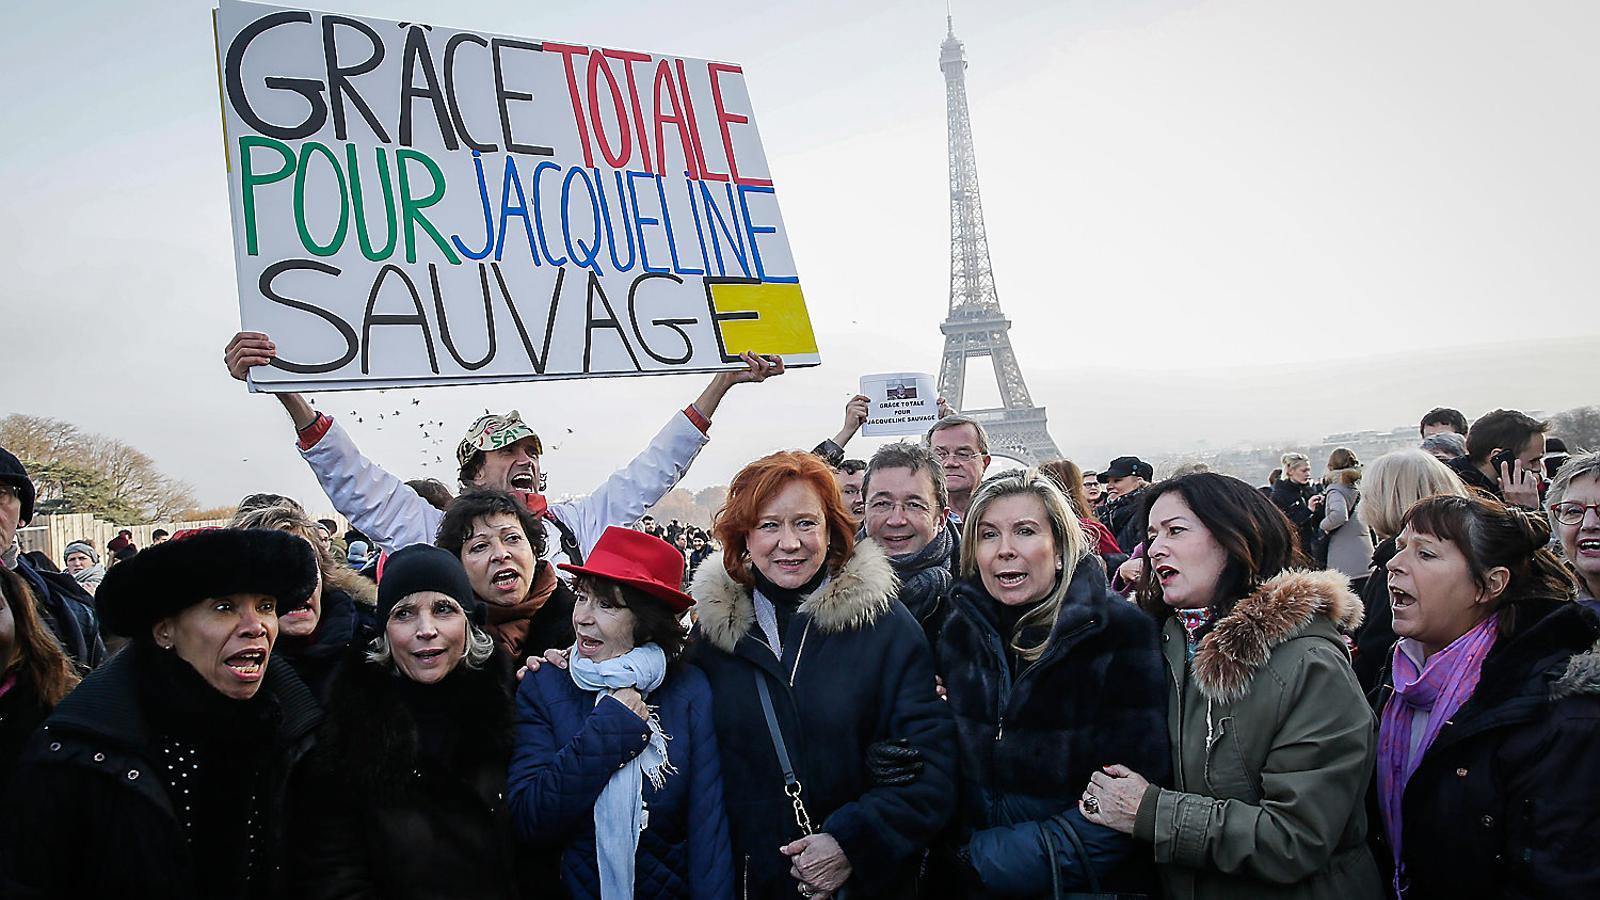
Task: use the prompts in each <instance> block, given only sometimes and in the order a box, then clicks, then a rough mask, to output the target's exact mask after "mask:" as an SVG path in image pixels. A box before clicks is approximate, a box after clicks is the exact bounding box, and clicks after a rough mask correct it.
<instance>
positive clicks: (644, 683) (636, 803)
mask: <svg viewBox="0 0 1600 900" xmlns="http://www.w3.org/2000/svg"><path fill="white" fill-rule="evenodd" d="M567 658H568V659H570V660H572V664H571V668H569V669H568V670H567V671H568V672H570V673H572V681H573V683H574V684H576V685H577V686H578V687H580V688H582V689H584V690H586V691H599V692H601V693H600V695H599V696H597V697H596V698H595V704H596V705H598V704H599V703H600V701H601V700H603V699H605V696H606V694H608V693H610V692H611V691H616V690H621V689H622V688H634V689H635V690H637V691H638V692H639V693H640V694H648V693H650V692H651V691H653V690H655V689H656V688H658V687H660V686H661V682H662V681H663V680H665V679H666V677H667V655H666V654H665V653H663V652H661V648H660V647H658V646H656V645H655V644H645V645H644V646H642V647H635V648H633V649H632V650H629V651H628V652H627V653H624V654H622V655H621V656H618V657H614V658H612V659H608V660H606V661H604V662H598V663H597V662H594V661H593V660H590V659H585V658H584V657H582V656H579V655H578V649H577V647H576V646H574V647H573V648H572V651H571V652H570V653H569V654H568V656H567ZM648 724H649V726H650V743H649V744H647V745H646V746H645V748H644V752H642V753H640V754H639V755H638V756H636V757H634V758H633V759H631V760H629V761H628V764H627V765H625V766H623V767H622V768H621V769H620V770H619V771H618V772H617V773H616V774H615V775H612V776H611V780H610V781H608V782H606V786H605V789H604V790H602V791H601V792H600V799H599V800H598V801H596V803H595V805H594V849H595V855H596V856H597V857H598V858H599V863H600V898H601V900H630V898H632V897H633V864H634V857H635V856H636V855H637V854H638V852H639V832H641V831H644V830H645V828H647V827H649V825H650V816H649V813H648V811H647V810H646V809H645V808H644V779H645V778H646V777H648V778H649V779H650V784H651V786H652V787H654V788H655V789H656V790H660V789H661V786H662V785H663V784H665V783H666V780H667V776H668V775H672V774H674V773H675V771H676V770H675V769H673V768H672V763H671V762H670V761H669V760H668V759H667V741H669V740H671V739H672V736H671V735H669V734H667V733H665V732H663V731H662V730H661V720H660V718H659V717H658V716H656V715H655V714H654V713H652V714H651V716H650V718H649V720H648Z"/></svg>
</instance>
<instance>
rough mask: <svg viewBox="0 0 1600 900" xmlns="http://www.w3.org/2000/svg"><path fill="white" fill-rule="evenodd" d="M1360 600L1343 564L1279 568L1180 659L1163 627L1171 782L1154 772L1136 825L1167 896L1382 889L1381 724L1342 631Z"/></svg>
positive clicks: (1170, 627)
mask: <svg viewBox="0 0 1600 900" xmlns="http://www.w3.org/2000/svg"><path fill="white" fill-rule="evenodd" d="M1360 621H1361V601H1360V600H1359V599H1358V598H1357V597H1356V596H1355V595H1354V594H1352V593H1351V592H1350V590H1349V582H1348V581H1347V580H1346V579H1345V577H1344V576H1343V575H1341V574H1339V573H1337V572H1305V571H1290V572H1284V573H1282V574H1280V575H1278V576H1276V577H1274V578H1272V579H1270V580H1269V581H1267V582H1266V583H1265V584H1263V585H1262V586H1261V587H1260V588H1259V589H1258V590H1256V592H1255V593H1253V594H1251V595H1250V596H1248V597H1246V598H1245V599H1243V600H1241V601H1239V603H1238V604H1236V605H1235V606H1234V607H1233V609H1232V610H1231V611H1230V612H1229V614H1228V615H1226V616H1225V617H1223V619H1222V620H1221V621H1219V622H1217V623H1216V624H1215V626H1214V627H1213V628H1212V630H1211V632H1210V633H1209V634H1207V635H1206V636H1205V637H1204V638H1203V639H1202V640H1201V642H1200V645H1199V647H1198V648H1197V649H1196V651H1195V655H1194V660H1193V662H1192V663H1191V662H1189V661H1188V660H1187V659H1186V653H1185V646H1184V633H1183V626H1182V625H1181V624H1180V623H1179V622H1178V620H1177V618H1176V617H1171V618H1169V619H1168V620H1167V621H1166V623H1165V624H1164V625H1163V627H1162V633H1161V642H1162V646H1161V649H1162V654H1163V656H1164V657H1165V661H1166V668H1167V674H1168V676H1169V678H1168V685H1167V687H1168V689H1169V690H1170V692H1171V693H1170V694H1169V695H1168V703H1167V726H1168V731H1169V733H1170V736H1171V738H1172V770H1173V778H1174V780H1175V782H1176V789H1175V790H1167V789H1164V788H1161V787H1159V786H1156V785H1151V786H1150V789H1149V790H1148V791H1147V792H1146V793H1145V796H1144V799H1143V801H1142V802H1141V803H1140V806H1139V812H1138V818H1137V820H1136V821H1135V823H1134V836H1135V837H1136V838H1138V839H1140V840H1142V841H1144V842H1146V843H1149V844H1151V845H1153V846H1154V849H1155V861H1156V863H1157V868H1158V870H1159V871H1160V874H1161V880H1162V884H1163V887H1164V888H1165V889H1166V896H1167V897H1168V898H1169V900H1208V898H1238V897H1251V898H1288V897H1292V898H1317V900H1320V898H1327V900H1365V898H1379V897H1381V896H1382V895H1383V887H1382V882H1381V880H1380V878H1379V875H1378V869H1377V866H1376V865H1375V863H1374V862H1373V859H1372V855H1371V853H1370V852H1369V851H1368V849H1367V845H1366V834H1367V822H1366V811H1365V807H1364V798H1365V795H1366V791H1367V784H1368V782H1369V781H1370V780H1371V778H1372V772H1373V760H1374V756H1375V755H1376V748H1377V735H1376V730H1375V727H1374V725H1375V723H1374V720H1373V715H1372V711H1371V708H1370V707H1369V706H1368V705H1367V702H1366V699H1365V698H1364V697H1363V696H1362V693H1361V688H1360V686H1359V685H1358V684H1357V682H1356V677H1355V674H1354V673H1353V672H1352V671H1351V669H1350V657H1349V652H1348V651H1347V650H1346V649H1345V645H1344V641H1343V640H1342V639H1341V638H1340V636H1339V628H1340V627H1341V626H1342V627H1343V628H1345V629H1346V630H1348V629H1351V628H1353V627H1355V626H1356V625H1357V624H1359V623H1360Z"/></svg>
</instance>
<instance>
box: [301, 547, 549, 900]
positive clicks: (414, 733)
mask: <svg viewBox="0 0 1600 900" xmlns="http://www.w3.org/2000/svg"><path fill="white" fill-rule="evenodd" d="M378 614H379V616H380V620H381V621H382V622H383V630H382V631H381V632H380V633H379V635H378V636H377V637H376V638H374V639H373V640H372V642H371V644H370V645H368V647H367V648H366V649H365V651H364V652H362V653H361V655H360V656H359V657H356V658H352V659H350V660H349V661H347V662H346V664H345V665H344V666H343V667H342V668H341V670H340V672H339V677H338V681H337V682H336V684H335V685H334V687H333V691H332V699H331V700H330V701H329V704H328V715H327V721H326V722H325V723H324V724H323V727H322V730H321V732H319V735H318V746H317V749H316V751H315V752H314V753H313V754H312V755H311V757H310V758H309V759H308V760H307V763H306V765H305V766H304V767H303V771H302V773H301V774H300V776H299V778H298V779H297V781H296V785H295V790H294V810H295V825H296V828H295V831H296V834H297V835H298V836H299V839H298V840H296V841H295V851H294V852H293V853H292V854H291V855H290V856H289V858H288V859H287V860H286V863H285V865H286V868H287V869H288V870H289V871H290V872H291V873H292V881H293V887H294V892H293V896H296V897H305V898H313V900H315V898H327V900H333V898H349V897H360V898H368V897H370V898H378V897H383V898H389V900H406V898H418V900H423V898H434V897H472V898H483V900H515V898H518V897H524V896H526V897H534V896H543V894H544V890H545V887H546V886H545V885H542V884H538V883H536V879H530V878H527V877H525V876H524V872H523V869H524V867H525V865H526V860H525V858H524V857H523V856H522V855H521V854H518V853H516V852H515V851H514V850H513V848H512V844H511V834H510V828H509V827H508V823H507V821H506V816H505V803H504V801H503V799H502V798H503V797H504V795H505V791H506V764H507V762H508V760H509V758H510V754H511V695H510V685H511V683H512V679H511V677H510V669H511V660H510V658H509V657H507V656H506V655H505V654H504V653H502V652H500V651H499V649H498V648H497V647H496V646H495V642H494V640H493V639H492V638H490V637H489V635H488V634H487V633H486V632H485V631H484V630H483V628H482V625H481V622H482V618H483V608H482V604H481V603H479V602H478V600H477V598H476V597H474V596H473V592H472V586H471V585H470V584H469V583H468V581H467V576H466V572H465V571H464V570H463V569H462V568H461V563H460V562H459V561H458V560H457V559H456V558H455V557H453V556H451V555H450V553H449V552H448V551H445V550H442V549H440V548H438V547H430V546H428V545H426V544H413V545H411V546H409V547H406V548H404V549H402V550H400V551H399V552H398V553H395V554H394V555H392V556H390V557H389V560H388V562H387V563H386V564H385V565H384V573H383V581H382V582H381V583H380V584H379V586H378Z"/></svg>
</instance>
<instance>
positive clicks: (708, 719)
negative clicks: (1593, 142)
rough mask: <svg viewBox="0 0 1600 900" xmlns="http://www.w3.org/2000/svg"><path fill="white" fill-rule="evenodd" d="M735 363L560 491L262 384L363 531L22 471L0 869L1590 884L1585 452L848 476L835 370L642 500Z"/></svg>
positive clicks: (1461, 423)
mask: <svg viewBox="0 0 1600 900" xmlns="http://www.w3.org/2000/svg"><path fill="white" fill-rule="evenodd" d="M273 355H274V348H273V346H272V344H271V341H270V340H269V339H268V338H267V337H266V336H265V335H260V334H255V333H241V334H240V335H239V336H237V337H236V338H235V339H234V341H233V342H231V343H230V345H229V347H228V350H227V354H226V357H227V364H228V367H229V371H230V373H231V374H232V375H234V376H235V377H238V378H243V377H244V376H245V375H246V373H247V372H248V370H249V369H250V367H252V366H256V365H263V364H266V363H268V362H270V361H271V359H272V358H273ZM744 362H745V368H744V369H742V370H739V371H736V372H728V373H724V374H721V375H718V376H716V377H715V378H714V379H712V381H711V383H710V384H709V385H708V386H707V387H706V388H705V390H704V391H703V392H702V393H701V394H700V395H698V396H697V397H696V398H695V399H694V400H693V401H692V402H690V403H689V404H688V405H686V406H685V407H683V408H682V409H680V410H674V411H672V413H671V415H670V417H669V418H668V420H667V421H666V423H665V424H664V425H663V427H662V429H661V431H660V432H659V433H658V434H657V435H656V436H655V437H654V438H653V439H652V440H651V441H650V443H649V444H648V445H647V446H646V447H644V448H643V449H642V450H641V451H640V452H639V453H638V454H637V455H636V456H635V457H634V458H633V459H631V460H622V461H619V462H622V463H623V465H622V467H621V468H620V469H618V470H617V472H616V474H614V475H613V476H612V477H611V478H609V479H608V480H607V481H606V482H605V483H603V484H601V485H599V486H597V487H595V488H594V489H593V490H591V491H590V492H589V493H587V494H584V495H583V496H581V497H580V498H579V499H576V500H571V501H563V502H559V503H557V502H551V501H548V500H547V499H546V495H545V490H546V486H547V485H546V482H547V479H546V477H545V474H544V473H543V472H542V471H541V469H540V458H541V456H542V453H543V445H542V442H541V441H540V438H539V436H538V434H537V433H536V432H535V430H534V429H533V428H532V427H530V426H529V425H528V424H526V423H525V422H524V421H523V420H522V418H521V416H520V415H519V414H518V413H517V412H516V411H512V412H510V413H507V414H504V415H501V414H487V415H485V416H483V417H481V418H480V419H478V420H477V421H475V422H473V423H471V425H470V426H469V427H468V428H467V431H466V433H465V435H464V437H463V439H462V440H461V442H460V445H459V446H458V448H457V462H458V464H459V466H460V471H459V485H458V486H457V489H456V490H454V491H452V490H451V489H450V488H448V487H447V486H445V485H443V484H441V483H439V482H437V481H409V482H408V481H404V480H402V479H401V478H399V477H397V476H395V475H393V474H391V473H389V472H388V471H386V470H385V469H384V468H383V467H382V466H381V465H380V464H378V463H376V462H374V461H372V460H370V459H368V458H367V457H366V456H365V455H363V454H362V453H361V451H360V450H359V448H358V447H357V446H356V444H355V443H354V441H353V440H352V439H351V437H350V436H349V434H347V433H346V432H344V430H343V429H342V428H341V427H340V425H339V424H338V422H336V421H335V420H334V419H333V418H332V417H331V416H329V415H327V414H324V413H318V412H316V411H315V410H313V409H312V408H311V407H310V405H309V404H307V403H306V402H305V401H304V400H303V399H302V398H300V397H298V396H297V395H294V394H282V395H276V396H277V397H278V400H279V401H280V402H281V403H282V405H283V406H284V408H285V411H286V412H287V413H288V415H289V417H290V419H291V421H292V423H293V432H294V434H293V439H294V440H295V442H296V444H297V448H298V450H299V452H300V453H301V455H302V456H303V457H304V459H305V461H306V463H307V465H308V466H309V467H310V468H311V470H312V471H313V473H314V474H315V475H316V477H317V479H318V481H319V483H320V484H321V486H322V488H323V490H324V491H325V493H326V495H327V500H328V501H329V502H330V503H331V504H332V505H333V507H334V509H335V510H337V512H338V513H339V514H340V516H342V517H343V519H344V520H345V521H347V522H348V524H349V527H348V528H347V529H344V530H343V531H341V529H340V526H339V525H338V523H336V522H335V521H334V520H332V519H324V520H320V521H319V520H315V519H313V518H312V517H311V516H310V515H308V514H307V512H306V509H305V506H306V504H302V503H301V502H297V501H296V500H295V499H292V498H288V497H282V496H278V495H273V494H254V495H251V496H250V497H247V498H244V500H243V501H242V502H241V503H240V505H239V507H238V511H237V513H236V515H235V517H234V519H233V521H232V522H231V523H230V525H229V527H226V528H210V529H195V530H191V531H184V532H179V533H177V534H173V535H166V534H164V533H159V532H158V533H157V535H156V536H155V538H154V540H153V542H152V544H151V545H150V546H148V547H145V548H143V549H140V548H137V547H134V546H132V545H131V542H129V541H127V540H125V539H124V537H125V536H119V538H118V541H120V542H121V543H120V544H119V545H118V546H107V547H105V548H103V549H102V548H98V547H95V546H94V545H93V544H91V543H88V542H74V543H72V544H70V545H68V546H67V547H66V548H65V549H64V551H63V553H62V558H61V559H60V560H55V559H47V558H42V556H41V555H39V554H31V553H22V552H21V551H20V548H19V547H18V546H17V543H16V540H15V534H16V530H17V528H18V527H19V526H20V525H22V524H25V523H26V522H27V521H29V520H30V519H31V518H32V515H33V503H34V499H35V498H34V491H33V484H32V481H31V480H30V478H29V476H28V473H27V470H26V468H25V467H24V466H23V465H22V463H21V462H20V461H19V460H17V458H16V457H14V456H12V455H11V454H10V453H6V452H0V544H4V545H6V546H9V547H10V548H11V549H10V550H9V551H8V552H7V553H6V554H5V565H4V567H3V568H0V588H3V591H0V593H3V603H0V895H4V896H7V897H10V896H18V897H82V896H92V895H109V894H112V893H118V894H122V895H132V896H149V895H155V894H157V893H159V894H161V895H163V896H171V897H194V898H202V897H203V898H213V897H280V896H284V897H287V896H293V897H328V898H333V897H341V898H346V897H484V898H494V897H504V898H532V897H547V896H570V897H593V898H602V900H616V898H624V897H648V898H680V897H681V898H732V897H741V898H747V897H762V898H780V897H784V898H787V897H793V896H802V897H812V898H843V897H850V898H866V897H891V898H892V897H905V898H911V897H926V898H939V897H969V898H1001V897H1029V898H1056V897H1069V896H1152V897H1156V896H1164V897H1170V898H1210V897H1218V898H1221V897H1306V898H1320V897H1327V898H1352V897H1355V898H1364V897H1373V898H1376V897H1384V896H1389V897H1401V898H1432V897H1451V898H1456V897H1479V896H1485V897H1487V896H1493V897H1529V898H1532V897H1540V898H1544V897H1573V898H1577V897H1593V896H1600V862H1597V860H1600V804H1596V803H1595V802H1594V801H1593V799H1592V795H1593V792H1594V791H1595V790H1596V789H1597V788H1600V753H1597V752H1596V751H1597V750H1600V617H1597V608H1600V601H1597V600H1596V599H1595V598H1596V595H1597V590H1600V453H1594V452H1588V453H1585V452H1580V451H1579V450H1578V448H1573V451H1572V452H1571V454H1570V455H1569V453H1568V450H1567V448H1566V447H1565V446H1564V445H1562V444H1560V443H1558V441H1557V440H1556V439H1555V438H1554V437H1553V436H1550V435H1547V434H1546V432H1547V431H1548V426H1547V425H1546V424H1545V423H1543V422H1540V421H1537V420H1535V419H1533V418H1531V417H1529V416H1526V415H1523V414H1522V413H1519V412H1516V411H1511V410H1495V411H1492V412H1489V413H1487V414H1485V415H1483V416H1480V417H1479V418H1478V419H1477V420H1476V421H1474V422H1472V423H1471V424H1470V425H1469V424H1468V423H1467V421H1466V419H1465V417H1464V416H1462V415H1461V414H1460V413H1459V412H1456V411H1454V410H1449V409H1438V410H1434V411H1432V412H1430V413H1428V414H1427V415H1426V416H1425V417H1424V418H1423V420H1422V422H1421V425H1420V430H1421V434H1420V435H1419V447H1418V448H1417V449H1415V450H1404V451H1397V452H1392V453H1388V454H1385V455H1384V456H1382V457H1380V458H1378V459H1375V460H1371V461H1366V462H1364V461H1362V460H1359V459H1357V458H1356V455H1355V454H1354V453H1352V452H1350V451H1349V450H1347V449H1338V450H1335V451H1334V452H1333V453H1332V454H1331V455H1330V456H1329V458H1328V459H1327V460H1320V459H1319V460H1311V459H1308V458H1307V457H1306V455H1305V454H1302V453H1293V452H1291V453H1287V454H1285V455H1284V456H1283V458H1282V467H1281V469H1280V470H1279V471H1277V472H1274V473H1272V476H1271V477H1270V478H1269V479H1268V483H1267V484H1266V485H1264V486H1256V485H1250V484H1247V483H1245V482H1243V481H1240V480H1238V479H1236V478H1233V477H1230V476H1226V475H1221V474H1217V473H1213V472H1208V471H1204V469H1203V467H1199V466H1194V467H1183V468H1181V469H1180V470H1179V471H1177V472H1174V473H1171V474H1169V475H1167V477H1164V478H1161V479H1157V478H1156V476H1155V472H1154V469H1153V467H1152V466H1151V465H1150V464H1149V463H1147V462H1145V461H1144V460H1142V459H1140V458H1139V457H1138V456H1134V455H1128V456H1122V457H1118V458H1116V459H1113V460H1111V461H1110V462H1109V463H1108V464H1107V465H1105V466H1104V467H1102V468H1099V469H1098V470H1085V469H1083V468H1081V467H1080V466H1079V465H1077V464H1076V463H1074V462H1072V461H1070V460H1054V461H1049V462H1047V463H1046V464H1044V465H1040V466H1035V467H1028V468H1020V467H1018V468H1007V467H1006V466H1004V465H1000V466H996V465H994V457H993V451H994V450H995V448H993V447H991V446H990V444H989V438H988V435H987V433H986V431H985V429H984V427H983V423H982V422H981V421H979V420H978V419H975V418H971V417H968V416H963V415H961V414H960V413H959V412H957V411H950V410H943V411H942V412H943V413H945V414H944V415H943V416H942V417H941V418H940V419H939V420H938V421H937V422H935V424H934V425H933V426H932V428H931V429H930V430H929V431H928V433H927V434H926V435H925V436H924V437H923V438H922V439H921V440H917V441H905V442H901V443H894V444H889V445H886V446H883V447H881V448H879V449H877V450H876V452H874V453H873V454H872V455H871V457H870V459H865V460H861V459H850V458H848V457H847V456H846V455H845V447H846V445H847V444H848V443H849V442H850V441H851V439H852V438H853V436H854V435H855V433H856V431H857V430H858V429H859V427H860V425H861V422H862V421H864V419H865V417H866V416H865V403H864V398H860V397H857V398H853V399H852V400H851V401H850V402H849V403H848V404H847V405H846V410H845V424H844V427H843V429H841V431H840V432H839V433H838V434H837V435H835V436H833V437H831V438H829V439H828V440H825V441H823V442H821V443H820V444H818V445H817V446H816V448H815V449H813V450H812V451H810V452H802V451H798V450H795V451H784V452H778V453H773V454H770V455H767V456H764V457H762V458H760V459H757V460H754V461H752V462H750V463H749V464H748V465H746V466H745V467H744V468H743V469H741V470H740V471H739V472H738V473H737V474H736V475H735V477H734V478H733V479H732V482H731V484H730V486H729V489H728V495H727V499H726V501H725V503H724V505H723V507H722V509H721V510H720V511H719V512H718V514H717V515H716V517H715V519H714V521H713V523H712V525H711V527H710V528H709V529H701V528H698V527H695V526H693V525H686V524H684V523H681V522H679V521H678V520H676V519H672V520H669V521H667V522H659V521H657V520H656V519H655V518H653V517H652V516H651V515H650V513H649V510H650V508H651V507H652V506H653V505H654V504H655V503H657V502H658V501H659V500H660V499H661V497H662V496H663V495H665V494H666V492H667V491H669V490H671V489H672V488H673V486H674V485H676V484H677V483H678V482H679V480H680V479H682V477H683V476H684V474H685V473H686V472H687V471H688V469H689V467H690V466H691V464H692V463H693V461H694V459H695V457H696V456H697V455H698V453H699V451H700V449H701V448H702V447H703V446H704V445H705V443H706V442H707V441H708V440H709V436H710V429H711V419H712V417H713V415H714V414H715V413H716V411H717V409H718V407H719V405H720V403H721V401H722V399H723V397H724V396H725V395H726V394H727V392H728V391H729V390H730V389H732V388H734V387H735V386H736V385H739V384H746V383H759V382H761V381H764V380H766V379H768V378H771V377H775V376H779V375H781V374H782V373H783V365H782V362H781V360H777V359H772V358H765V357H757V356H753V355H747V356H746V357H745V359H744ZM795 437H796V439H797V442H799V441H800V440H802V439H803V437H804V436H800V435H796V436H795ZM805 443H809V441H806V442H805ZM128 536H131V535H128ZM112 543H114V544H115V543H117V542H112Z"/></svg>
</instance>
